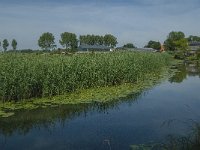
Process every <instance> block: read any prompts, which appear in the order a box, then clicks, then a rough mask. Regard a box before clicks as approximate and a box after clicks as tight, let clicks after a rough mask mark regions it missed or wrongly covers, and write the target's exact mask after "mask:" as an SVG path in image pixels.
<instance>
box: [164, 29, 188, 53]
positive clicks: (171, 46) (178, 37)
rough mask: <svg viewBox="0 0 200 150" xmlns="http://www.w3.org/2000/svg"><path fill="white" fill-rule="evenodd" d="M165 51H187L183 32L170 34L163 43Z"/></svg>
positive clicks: (186, 42)
mask: <svg viewBox="0 0 200 150" xmlns="http://www.w3.org/2000/svg"><path fill="white" fill-rule="evenodd" d="M165 49H166V50H168V51H177V50H183V51H185V50H187V49H188V41H187V39H185V34H184V33H183V32H180V31H179V32H174V31H172V32H170V33H169V35H168V37H167V40H166V41H165Z"/></svg>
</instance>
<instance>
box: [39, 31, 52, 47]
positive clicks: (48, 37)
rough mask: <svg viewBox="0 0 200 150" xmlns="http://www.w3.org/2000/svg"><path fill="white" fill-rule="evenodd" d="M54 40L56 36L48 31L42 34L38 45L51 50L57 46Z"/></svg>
mask: <svg viewBox="0 0 200 150" xmlns="http://www.w3.org/2000/svg"><path fill="white" fill-rule="evenodd" d="M54 40H55V38H54V36H53V34H52V33H49V32H46V33H43V34H42V35H41V36H40V38H39V40H38V45H39V47H41V48H42V49H45V50H51V49H52V48H54V47H55V42H54Z"/></svg>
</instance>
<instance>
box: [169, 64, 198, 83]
mask: <svg viewBox="0 0 200 150" xmlns="http://www.w3.org/2000/svg"><path fill="white" fill-rule="evenodd" d="M175 67H176V69H177V71H176V72H175V74H174V75H173V76H172V77H171V78H169V82H171V83H174V82H175V83H181V82H183V81H184V80H185V79H186V78H187V76H199V77H200V66H199V63H198V62H185V63H183V64H179V65H176V66H175Z"/></svg>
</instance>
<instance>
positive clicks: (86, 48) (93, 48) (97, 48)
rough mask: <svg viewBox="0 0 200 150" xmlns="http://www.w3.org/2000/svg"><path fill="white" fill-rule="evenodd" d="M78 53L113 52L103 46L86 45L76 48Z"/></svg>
mask: <svg viewBox="0 0 200 150" xmlns="http://www.w3.org/2000/svg"><path fill="white" fill-rule="evenodd" d="M78 50H79V51H113V49H112V48H111V47H108V46H104V45H87V44H81V45H80V46H79V47H78Z"/></svg>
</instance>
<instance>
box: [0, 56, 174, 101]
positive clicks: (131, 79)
mask: <svg viewBox="0 0 200 150" xmlns="http://www.w3.org/2000/svg"><path fill="white" fill-rule="evenodd" d="M169 60H170V57H169V56H168V55H167V54H160V53H144V52H113V53H88V54H74V55H72V56H67V55H50V54H44V55H42V54H40V55H36V54H21V53H5V54H0V101H3V102H5V101H11V100H14V101H19V100H22V99H30V98H41V97H48V96H54V95H62V94H65V93H67V92H73V91H76V90H79V89H87V88H93V87H105V86H113V85H120V84H123V83H137V82H138V81H143V80H147V77H148V76H147V75H151V74H159V72H161V69H162V68H163V67H165V66H166V65H167V64H169Z"/></svg>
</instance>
